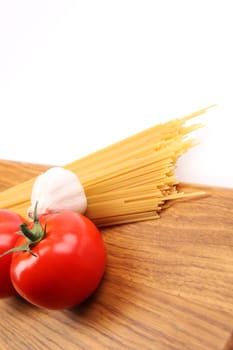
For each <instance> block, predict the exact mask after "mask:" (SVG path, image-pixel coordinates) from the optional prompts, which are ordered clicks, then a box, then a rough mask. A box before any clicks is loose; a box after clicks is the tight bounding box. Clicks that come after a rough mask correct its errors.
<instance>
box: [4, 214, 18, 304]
mask: <svg viewBox="0 0 233 350" xmlns="http://www.w3.org/2000/svg"><path fill="white" fill-rule="evenodd" d="M22 222H23V220H22V218H21V217H20V216H19V215H18V214H16V213H14V212H12V211H10V210H6V209H1V210H0V255H1V254H3V253H4V252H5V251H7V250H9V249H11V248H12V247H14V246H15V243H16V241H17V240H18V238H19V236H18V235H17V234H15V233H16V232H17V231H19V230H20V224H22ZM11 258H12V254H7V255H5V256H2V257H1V258H0V298H6V297H9V296H11V295H14V294H15V293H16V292H15V289H14V287H13V285H12V283H11V279H10V264H11Z"/></svg>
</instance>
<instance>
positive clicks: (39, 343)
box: [0, 161, 233, 350]
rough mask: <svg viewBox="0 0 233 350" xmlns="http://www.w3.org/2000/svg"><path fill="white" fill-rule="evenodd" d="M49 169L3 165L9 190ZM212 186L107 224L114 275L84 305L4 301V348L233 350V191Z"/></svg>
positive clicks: (2, 183) (0, 341)
mask: <svg viewBox="0 0 233 350" xmlns="http://www.w3.org/2000/svg"><path fill="white" fill-rule="evenodd" d="M46 168H47V166H43V165H38V166H37V165H30V164H24V163H14V162H3V161H2V162H0V174H1V176H0V190H3V189H5V188H7V187H9V186H11V185H14V184H16V183H18V182H20V181H23V180H26V179H28V178H30V177H32V176H34V175H36V174H37V173H39V172H40V171H41V170H44V169H46ZM186 186H187V185H186ZM197 187H198V188H199V187H200V186H197ZM201 188H202V189H203V187H201ZM204 189H205V190H206V191H207V194H208V196H206V197H205V198H202V199H198V200H192V201H184V202H179V203H176V204H174V205H173V206H171V207H170V208H168V209H167V210H165V211H163V213H162V216H161V218H160V219H159V220H155V221H148V222H141V223H136V224H129V225H122V226H118V227H111V228H106V229H103V230H102V234H103V237H104V240H105V242H106V246H107V250H108V266H107V270H106V274H105V276H104V279H103V281H102V283H101V285H100V287H99V288H98V290H97V291H96V293H95V294H94V295H93V296H92V297H91V298H90V299H89V300H88V301H87V302H85V303H84V304H83V305H81V306H77V307H74V308H72V309H69V310H64V311H49V310H44V309H38V308H36V307H34V306H32V305H30V304H28V303H27V302H25V301H23V300H22V299H20V298H19V297H14V298H9V299H4V300H1V301H0V310H1V317H0V349H4V350H8V349H9V350H14V349H15V350H16V349H17V350H26V349H30V350H41V349H46V350H61V349H64V350H74V349H75V350H77V349H83V350H84V349H87V350H105V349H106V350H110V349H116V350H120V349H132V350H139V349H142V350H147V349H148V350H149V349H151V350H152V349H153V350H223V349H224V350H230V349H233V341H232V339H233V205H232V204H233V190H231V189H223V188H211V187H204ZM32 283H33V281H32Z"/></svg>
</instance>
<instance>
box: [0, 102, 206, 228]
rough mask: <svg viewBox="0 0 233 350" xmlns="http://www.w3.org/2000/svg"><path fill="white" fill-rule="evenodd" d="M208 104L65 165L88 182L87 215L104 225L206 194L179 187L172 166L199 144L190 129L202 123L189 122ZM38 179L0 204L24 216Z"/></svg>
mask: <svg viewBox="0 0 233 350" xmlns="http://www.w3.org/2000/svg"><path fill="white" fill-rule="evenodd" d="M210 107H212V106H210ZM210 107H208V108H210ZM208 108H205V109H202V110H199V111H197V112H195V113H193V114H190V115H188V116H186V117H183V118H180V119H175V120H171V121H169V122H166V123H163V124H158V125H155V126H153V127H151V128H149V129H147V130H144V131H142V132H140V133H138V134H135V135H133V136H131V137H129V138H126V139H124V140H122V141H120V142H117V143H115V144H113V145H111V146H108V147H105V148H103V149H102V150H99V151H96V152H94V153H92V154H90V155H88V156H86V157H83V158H81V159H79V160H75V161H74V162H72V163H69V164H67V165H65V168H67V169H69V170H71V171H73V172H75V173H76V174H77V176H78V177H79V179H80V181H81V183H82V185H83V187H84V190H85V193H86V196H87V202H88V207H87V212H86V215H87V216H88V217H89V218H90V219H91V220H93V222H94V223H95V224H96V225H98V226H101V227H102V226H111V225H116V224H123V223H129V222H137V221H143V220H150V219H156V218H158V217H159V214H160V212H161V210H162V209H163V208H165V207H166V206H167V204H168V202H169V201H174V200H179V199H181V198H194V197H197V196H201V195H203V192H201V191H199V192H192V193H183V192H179V191H178V188H177V184H178V181H177V179H176V177H175V174H174V170H175V166H176V162H177V160H178V158H179V157H180V156H182V154H184V153H185V152H186V151H187V150H188V149H189V148H190V147H192V146H193V145H194V144H195V143H194V140H189V139H187V135H188V134H190V133H191V132H193V131H195V130H197V129H199V128H200V127H202V125H201V124H194V125H189V126H186V125H185V124H186V122H187V121H189V120H190V119H193V118H195V117H196V116H199V115H201V114H203V113H205V112H206V111H207V109H208ZM34 181H35V178H33V179H31V180H28V181H25V182H23V183H21V184H18V185H16V186H13V187H11V188H9V189H7V190H5V191H3V192H1V193H0V208H7V209H11V210H15V211H16V212H18V213H19V214H20V215H22V216H25V215H26V213H27V209H28V207H29V205H30V196H31V190H32V186H33V183H34Z"/></svg>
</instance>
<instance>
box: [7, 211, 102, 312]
mask: <svg viewBox="0 0 233 350" xmlns="http://www.w3.org/2000/svg"><path fill="white" fill-rule="evenodd" d="M40 221H42V220H41V219H40ZM43 221H44V220H43ZM41 225H42V227H44V223H42V222H41ZM25 243H26V239H25V238H24V237H23V236H22V237H20V238H19V240H18V241H17V244H16V245H17V246H20V245H25ZM30 249H31V253H30V252H27V251H22V252H14V254H13V259H12V264H11V280H12V282H13V285H14V287H15V289H16V290H17V292H18V293H19V294H20V295H21V296H22V297H23V298H25V299H26V300H28V301H29V302H30V303H32V304H34V305H36V306H39V307H43V308H48V309H64V308H68V307H71V306H74V305H77V304H79V303H81V302H82V301H84V300H85V299H86V298H87V297H89V296H90V295H91V294H92V293H93V292H94V290H95V289H96V288H97V286H98V285H99V283H100V281H101V279H102V276H103V274H104V271H105V266H106V249H105V245H104V242H103V239H102V237H101V234H100V232H99V230H98V229H97V228H96V226H95V225H94V224H93V223H92V221H90V220H89V219H88V218H87V217H85V216H83V215H81V214H77V213H74V212H68V211H66V212H62V213H59V214H55V215H51V216H49V217H47V218H46V234H45V236H44V238H42V240H41V241H40V242H39V243H36V244H35V245H34V246H33V245H32V246H31V247H30Z"/></svg>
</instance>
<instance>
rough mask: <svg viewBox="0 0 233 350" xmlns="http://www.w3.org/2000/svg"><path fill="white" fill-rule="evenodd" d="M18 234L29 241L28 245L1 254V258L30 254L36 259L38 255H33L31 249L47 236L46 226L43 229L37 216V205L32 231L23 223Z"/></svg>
mask: <svg viewBox="0 0 233 350" xmlns="http://www.w3.org/2000/svg"><path fill="white" fill-rule="evenodd" d="M16 234H19V235H22V236H24V237H25V238H26V240H27V243H26V244H23V245H21V246H17V247H14V248H12V249H9V250H7V251H6V252H4V253H3V254H1V255H0V257H3V256H5V255H7V254H9V253H13V252H28V253H30V254H31V255H33V256H35V257H36V256H37V255H36V254H34V253H33V251H32V250H31V247H33V246H34V245H35V244H37V243H39V242H40V241H41V240H42V239H43V238H44V237H45V235H46V225H45V226H44V229H43V228H42V226H41V224H40V222H39V219H38V216H37V203H36V205H35V209H34V215H33V227H32V229H29V227H28V225H27V224H25V223H23V224H21V225H20V231H18V232H16Z"/></svg>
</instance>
